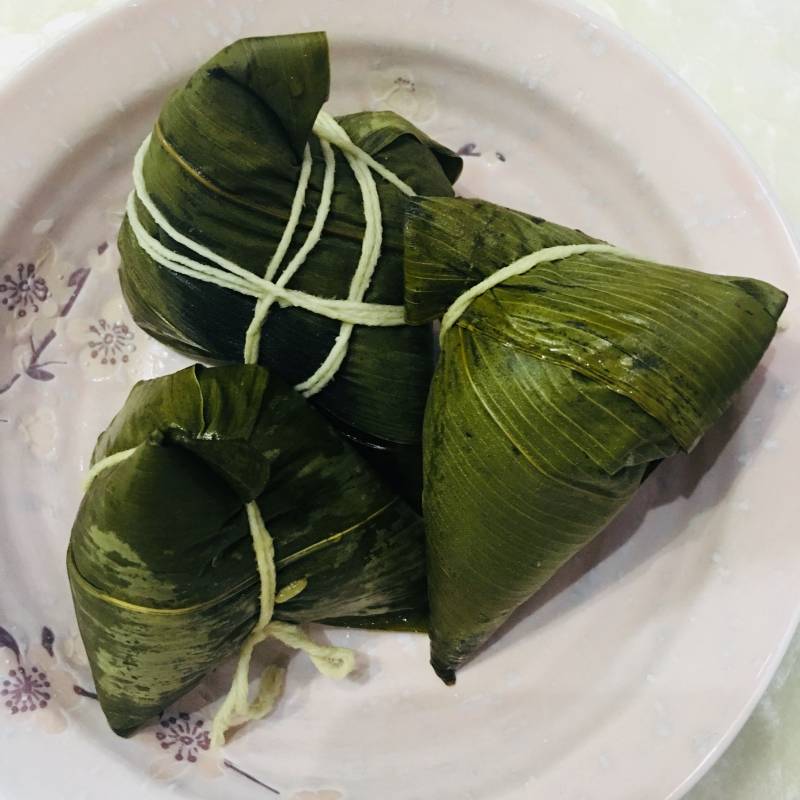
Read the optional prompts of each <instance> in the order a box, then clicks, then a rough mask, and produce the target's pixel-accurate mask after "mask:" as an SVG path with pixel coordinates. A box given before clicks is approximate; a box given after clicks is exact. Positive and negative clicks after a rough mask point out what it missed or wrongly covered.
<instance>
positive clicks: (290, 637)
mask: <svg viewBox="0 0 800 800" xmlns="http://www.w3.org/2000/svg"><path fill="white" fill-rule="evenodd" d="M246 508H247V520H248V523H249V525H250V534H251V536H252V538H253V550H254V551H255V555H256V565H257V567H258V575H259V579H260V582H261V593H260V597H259V612H258V621H257V622H256V624H255V627H254V628H253V630H252V631H251V632H250V633H249V635H248V636H247V638H246V639H245V640H244V643H243V644H242V647H241V650H240V651H239V658H238V661H237V663H236V669H235V671H234V674H233V680H232V681H231V686H230V689H228V694H227V695H226V696H225V700H223V702H222V705H221V706H220V708H219V710H218V711H217V713H216V714H215V715H214V722H213V723H212V726H211V744H212V746H214V747H219V746H221V745H223V744H224V743H225V734H226V732H227V731H228V730H229V729H230V728H232V727H233V726H235V725H241V724H242V723H244V722H248V721H249V720H255V719H261V718H262V717H265V716H266V715H267V714H269V712H270V711H272V709H273V708H274V706H275V703H276V702H277V700H278V697H280V693H281V690H282V689H283V676H284V670H283V669H281V668H280V667H277V666H275V665H269V666H267V667H266V668H265V669H264V671H263V672H262V673H261V678H260V680H259V688H258V692H257V693H256V696H255V698H254V699H253V700H250V661H251V659H252V656H253V650H254V649H255V648H256V646H257V645H259V644H261V642H263V641H264V640H265V639H268V638H269V637H273V638H275V639H278V641H280V642H283V643H284V644H286V645H288V646H289V647H292V648H294V649H296V650H303V651H304V652H305V653H307V654H308V656H309V657H310V658H311V661H312V662H313V664H314V666H315V667H316V668H317V669H318V670H319V672H321V673H322V674H323V675H325V676H327V677H330V678H337V679H341V678H345V677H346V676H347V675H349V674H350V673H351V672H352V671H353V668H354V666H355V653H353V651H352V650H348V649H347V648H345V647H332V646H328V645H320V644H317V643H316V642H314V641H312V640H311V639H310V638H309V637H308V635H307V634H305V633H304V632H303V631H302V630H301V629H300V628H299V627H298V626H296V625H292V624H290V623H288V622H276V621H273V619H272V614H273V611H274V609H275V586H276V575H275V549H274V547H273V544H272V537H271V536H270V535H269V531H267V527H266V525H265V524H264V519H263V517H262V516H261V512H260V510H259V508H258V505H257V504H256V503H248V504H247V506H246ZM303 588H305V586H304V587H303Z"/></svg>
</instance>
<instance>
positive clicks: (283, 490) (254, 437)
mask: <svg viewBox="0 0 800 800" xmlns="http://www.w3.org/2000/svg"><path fill="white" fill-rule="evenodd" d="M92 464H93V467H92V469H91V471H90V483H89V485H88V488H87V491H86V493H85V496H84V498H83V501H82V503H81V506H80V509H79V511H78V515H77V518H76V520H75V523H74V526H73V529H72V536H71V540H70V546H69V552H68V557H67V561H68V572H69V579H70V584H71V587H72V593H73V598H74V603H75V609H76V612H77V617H78V623H79V626H80V630H81V634H82V637H83V640H84V642H85V644H86V649H87V652H88V654H89V659H90V663H91V667H92V672H93V675H94V679H95V685H96V687H97V694H98V697H99V699H100V703H101V704H102V707H103V711H104V712H105V715H106V717H107V719H108V721H109V723H110V725H111V727H112V728H113V729H114V730H115V731H116V732H117V733H120V734H127V733H130V732H131V731H133V730H134V729H135V728H136V727H137V726H139V725H141V724H142V723H144V722H145V721H147V720H148V719H150V718H151V717H152V716H154V715H156V714H158V713H159V712H160V711H161V710H162V709H163V708H164V707H165V706H167V705H169V703H171V702H173V701H174V700H176V699H177V698H178V697H180V696H181V695H182V694H184V693H185V692H186V691H188V690H189V689H190V688H191V687H192V686H194V685H195V684H196V683H198V682H199V681H200V680H201V679H202V677H203V676H204V675H205V674H206V673H207V672H208V671H209V670H210V669H211V668H212V667H214V666H216V665H217V664H219V663H220V662H221V661H222V660H223V659H224V658H225V657H226V656H228V655H230V654H231V653H233V652H234V651H235V650H236V649H237V647H239V646H240V645H242V643H243V642H244V643H245V650H248V653H247V657H248V658H249V651H251V650H252V647H253V646H254V644H255V643H257V641H260V640H261V639H263V638H265V636H267V635H271V636H275V637H276V638H278V639H280V640H281V641H283V642H285V643H288V644H290V645H292V646H294V647H300V648H301V649H304V650H307V651H308V652H309V654H310V655H311V656H312V659H313V660H314V662H315V663H316V664H317V665H318V666H319V667H320V668H321V669H323V671H327V672H332V673H334V674H341V673H342V672H343V671H346V668H347V665H346V663H345V662H346V658H345V654H343V653H340V652H338V651H334V652H333V653H331V652H329V651H328V650H327V649H326V648H320V647H318V646H315V645H313V644H312V643H311V642H310V641H309V640H308V639H307V638H304V637H303V634H302V633H301V632H299V631H298V630H296V629H295V628H294V627H293V626H291V625H287V624H286V623H303V622H308V621H313V620H336V619H346V620H347V622H348V624H358V623H359V620H362V619H370V618H372V617H375V616H378V617H379V618H380V619H384V618H385V616H386V615H401V614H404V613H408V614H411V615H419V614H420V613H422V612H424V609H425V604H426V599H425V575H424V543H423V530H422V521H421V519H420V518H419V517H418V516H417V514H416V513H414V512H413V511H412V510H411V509H410V508H409V507H407V506H406V505H405V503H404V502H403V501H402V500H401V499H400V498H399V497H398V495H397V494H395V493H394V492H392V491H391V490H389V489H388V488H386V486H385V485H384V484H383V483H382V482H380V481H379V480H377V479H376V478H375V476H374V475H373V473H372V472H371V470H370V469H369V468H368V467H367V466H366V465H365V464H364V462H363V461H362V460H361V458H360V457H359V456H358V455H357V454H356V453H355V451H354V450H353V449H352V448H351V447H350V446H349V445H348V444H347V443H346V442H345V441H344V440H343V439H342V437H341V436H339V435H338V434H337V433H336V432H335V431H334V430H333V429H332V428H331V427H330V425H329V424H328V423H327V422H326V421H325V420H324V419H323V418H322V417H321V416H320V415H319V413H318V412H317V411H315V410H314V409H313V408H312V407H311V406H310V405H309V404H308V403H307V402H306V401H305V400H303V398H302V397H301V396H300V395H299V394H298V393H297V392H295V391H294V390H293V389H292V388H291V387H289V386H288V385H286V384H285V383H284V382H283V381H281V380H280V379H278V378H277V377H276V376H274V375H272V374H270V373H269V372H268V371H267V369H266V368H264V367H261V366H257V365H252V366H245V365H237V366H227V367H217V368H203V367H200V366H195V367H190V368H188V369H184V370H182V371H180V372H177V373H175V374H173V375H167V376H164V377H161V378H157V379H155V380H150V381H144V382H140V383H138V384H136V386H134V388H133V389H132V391H131V393H130V396H129V398H128V400H127V402H126V403H125V405H124V407H123V408H122V410H121V411H120V412H119V413H118V414H117V416H116V417H115V418H114V420H113V421H112V422H111V424H110V425H109V427H108V429H107V430H106V431H105V432H104V433H103V434H102V435H101V436H100V438H99V439H98V442H97V446H96V448H95V451H94V454H93V457H92ZM273 549H274V552H271V551H272V550H273ZM265 575H266V577H265ZM273 620H275V621H273ZM254 629H255V630H254ZM242 663H243V664H244V668H243V669H239V670H237V678H236V679H235V680H234V687H235V688H236V687H237V686H238V689H239V690H240V691H241V690H242V689H243V691H244V694H245V700H244V701H243V703H239V706H243V709H242V708H240V709H239V710H241V711H243V712H247V711H248V709H249V706H248V704H247V701H246V691H247V669H246V660H245V661H244V662H240V667H241V665H242ZM240 673H241V674H240ZM268 677H269V679H270V680H269V681H268V683H269V686H267V684H262V694H263V691H264V688H265V686H267V688H268V689H269V690H270V692H272V694H274V690H275V688H276V673H275V672H274V671H272V672H270V673H269V674H268ZM229 697H234V692H232V693H231V695H230V696H229ZM261 699H262V700H263V697H262V698H261ZM231 702H232V710H233V711H236V710H237V703H236V702H234V701H231ZM226 703H227V701H226ZM262 706H263V703H262ZM226 708H227V706H224V707H223V712H225V709H226ZM263 708H265V706H264V707H263ZM263 708H262V710H263ZM228 710H231V709H228ZM223 712H221V713H223ZM231 716H234V717H235V714H233V715H231V714H228V716H227V717H226V720H225V721H226V725H227V724H228V723H229V722H230V719H231ZM224 727H225V725H223V729H224Z"/></svg>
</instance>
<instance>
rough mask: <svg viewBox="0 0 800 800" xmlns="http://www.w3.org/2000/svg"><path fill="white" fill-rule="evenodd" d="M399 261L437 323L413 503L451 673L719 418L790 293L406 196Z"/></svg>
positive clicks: (451, 203) (474, 208)
mask: <svg viewBox="0 0 800 800" xmlns="http://www.w3.org/2000/svg"><path fill="white" fill-rule="evenodd" d="M551 248H553V249H551ZM565 248H566V249H565ZM529 254H536V256H535V257H531V256H529ZM523 258H524V259H525V260H524V261H523ZM536 261H538V262H539V263H535V262H536ZM509 265H515V266H513V267H510V266H509ZM507 267H509V269H508V270H506V268H507ZM405 270H406V308H407V313H408V319H409V321H410V322H418V323H423V322H428V321H430V320H431V319H434V318H439V317H443V323H442V329H443V337H442V353H441V356H440V360H439V364H438V366H437V368H436V372H435V376H434V382H433V386H432V389H431V394H430V397H429V401H428V406H427V410H426V416H425V435H424V456H425V460H424V494H423V510H424V515H425V524H426V533H427V549H428V586H429V601H430V633H431V660H432V664H433V666H434V668H435V669H436V671H437V673H438V674H439V675H440V676H441V677H442V678H443V679H444V680H445V681H447V682H451V681H453V680H454V679H455V670H456V669H457V668H458V667H459V666H460V665H461V664H462V663H463V662H464V661H465V660H466V659H468V658H469V657H470V656H471V655H472V654H473V653H474V652H475V650H476V649H477V648H478V647H480V646H481V644H483V643H484V642H485V641H486V640H487V638H488V637H489V636H491V634H492V633H493V632H494V631H496V630H497V628H498V627H499V626H500V625H501V624H502V623H503V621H504V620H506V619H507V618H508V616H509V615H510V614H511V612H512V611H513V610H514V609H515V608H517V607H518V606H519V605H520V604H521V603H522V602H524V601H525V600H526V599H527V598H529V597H530V596H531V595H532V594H533V593H534V592H535V591H536V590H537V589H539V588H540V587H541V586H542V585H543V584H544V583H545V582H546V581H547V580H548V579H549V578H550V577H551V576H552V575H553V573H554V572H555V571H556V570H557V569H558V568H559V567H560V566H561V565H562V564H563V563H564V562H565V561H566V560H567V559H568V558H570V556H572V555H573V554H574V553H576V552H577V551H578V550H579V549H580V548H581V547H583V546H584V545H585V544H587V543H588V542H589V541H590V540H591V539H592V537H594V536H595V535H596V534H597V533H598V532H599V531H600V530H602V528H603V527H604V526H605V525H606V524H607V523H608V522H609V520H611V518H612V517H613V516H614V515H615V514H617V513H618V512H619V511H620V509H621V508H622V507H623V506H624V505H625V504H626V503H627V502H628V500H629V499H630V498H631V496H632V495H633V493H634V492H635V491H636V488H637V487H638V486H639V484H640V482H641V480H642V476H643V475H644V473H645V471H646V470H647V469H648V465H650V464H652V463H653V462H656V461H658V460H660V459H663V458H665V457H667V456H669V455H672V454H673V453H675V452H677V451H678V450H679V449H682V450H687V451H688V450H691V448H692V447H693V446H694V444H695V443H696V442H697V441H698V439H699V438H700V437H701V436H703V434H704V433H705V432H706V431H707V430H708V429H709V427H710V426H711V425H713V424H714V423H715V422H716V421H717V420H718V419H719V417H720V415H721V414H722V413H723V412H724V410H725V409H726V408H727V407H728V405H729V404H730V402H731V399H732V396H733V394H734V393H735V392H736V391H737V390H738V389H739V387H740V386H741V385H742V384H743V382H744V381H745V380H746V379H747V378H748V376H749V375H750V374H751V373H752V371H753V369H754V368H755V366H756V364H757V363H758V361H759V359H760V358H761V356H762V354H763V353H764V351H765V349H766V348H767V346H768V345H769V343H770V340H771V339H772V337H773V335H774V334H775V330H776V323H777V320H778V317H779V316H780V314H781V312H782V310H783V307H784V305H785V303H786V295H785V294H784V293H783V292H781V291H780V290H778V289H776V288H775V287H773V286H771V285H769V284H767V283H764V282H762V281H758V280H751V279H748V278H736V277H724V276H719V275H709V274H705V273H701V272H695V271H692V270H688V269H679V268H676V267H669V266H663V265H660V264H655V263H652V262H650V261H646V260H643V259H640V258H636V257H634V256H631V255H628V254H626V253H624V252H622V251H620V250H618V249H616V248H612V247H611V246H609V245H606V244H603V243H600V242H598V241H597V240H595V239H592V238H591V237H589V236H586V235H585V234H583V233H581V232H580V231H576V230H571V229H569V228H564V227H561V226H559V225H554V224H551V223H549V222H545V221H544V220H541V219H538V218H535V217H529V216H527V215H525V214H521V213H518V212H516V211H511V210H509V209H506V208H501V207H499V206H495V205H492V204H490V203H486V202H483V201H478V200H465V199H421V200H411V201H410V202H409V207H408V212H407V220H406V263H405ZM501 270H506V271H505V272H503V273H501V272H500V271H501ZM506 274H507V275H508V277H506V278H505V279H504V280H500V281H499V282H497V280H498V278H502V277H503V276H504V275H506ZM493 283H494V284H495V285H491V284H493ZM473 287H474V288H473ZM468 291H469V294H465V292H468ZM458 298H462V300H463V301H459V300H458ZM454 304H455V305H454ZM448 309H450V311H448Z"/></svg>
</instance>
